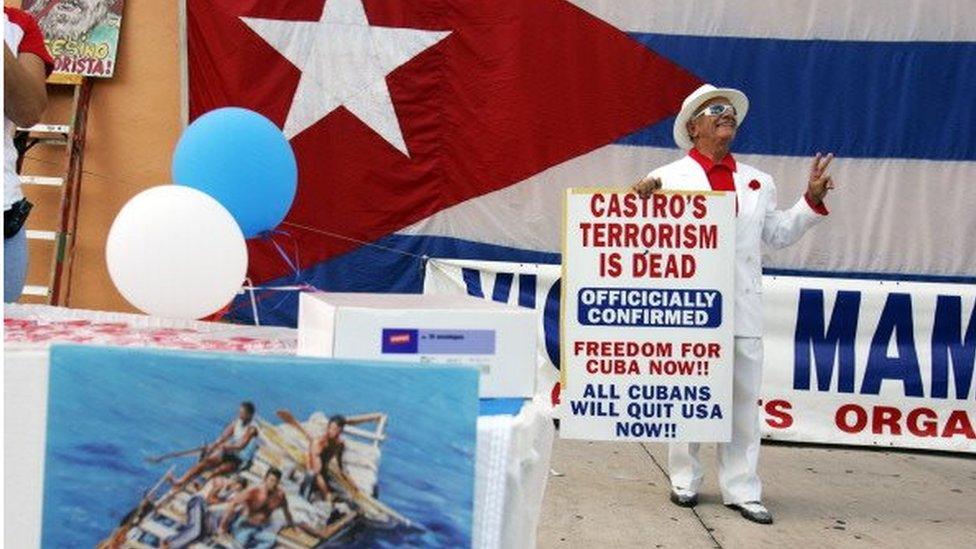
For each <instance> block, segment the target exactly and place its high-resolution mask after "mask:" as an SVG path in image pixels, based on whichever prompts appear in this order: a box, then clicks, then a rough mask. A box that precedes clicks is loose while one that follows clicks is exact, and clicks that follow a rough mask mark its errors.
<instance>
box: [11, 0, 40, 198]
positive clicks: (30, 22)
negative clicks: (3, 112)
mask: <svg viewBox="0 0 976 549" xmlns="http://www.w3.org/2000/svg"><path fill="white" fill-rule="evenodd" d="M3 27H4V36H3V40H4V42H6V44H7V46H9V47H10V51H12V52H13V53H14V55H18V54H20V53H23V52H29V53H33V54H35V55H37V56H38V57H40V58H41V59H42V60H43V61H44V63H45V65H46V66H47V70H48V72H50V70H51V56H50V55H49V54H48V52H47V49H45V47H44V36H43V35H42V34H41V29H40V27H38V26H37V23H36V22H35V21H34V19H33V18H32V17H31V16H30V15H27V13H25V12H23V11H21V10H18V9H14V8H6V7H5V8H3ZM16 129H17V126H16V124H14V123H13V122H12V121H10V120H9V119H8V118H7V117H6V116H4V117H3V210H4V211H7V210H9V209H10V206H11V205H13V203H14V202H17V201H18V200H20V199H22V198H24V193H22V192H21V190H20V177H19V176H18V175H17V149H16V148H15V147H14V132H15V131H16Z"/></svg>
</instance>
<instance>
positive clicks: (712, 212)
mask: <svg viewBox="0 0 976 549" xmlns="http://www.w3.org/2000/svg"><path fill="white" fill-rule="evenodd" d="M734 210H735V200H734V195H732V194H726V193H719V192H711V191H708V192H705V191H703V192H661V193H655V194H653V195H652V196H651V197H649V198H647V199H642V198H640V197H638V196H637V195H636V194H633V193H623V192H619V191H612V190H592V189H589V190H583V189H569V190H568V191H567V193H566V201H565V205H564V216H563V217H564V221H563V223H564V224H563V256H562V257H563V278H562V280H563V282H562V306H561V310H562V317H561V322H562V337H561V341H562V353H561V359H562V360H561V362H562V365H561V369H562V385H563V387H562V399H561V400H562V403H561V406H562V410H561V418H562V421H561V424H560V432H561V435H562V436H563V437H564V438H578V439H590V440H632V441H663V442H676V441H688V442H722V441H728V440H729V438H730V435H731V414H732V361H733V352H734V351H733V333H734V331H733V325H732V323H733V318H734V311H733V306H734V305H733V304H734V295H733V284H734V280H733V272H734V259H735V217H734Z"/></svg>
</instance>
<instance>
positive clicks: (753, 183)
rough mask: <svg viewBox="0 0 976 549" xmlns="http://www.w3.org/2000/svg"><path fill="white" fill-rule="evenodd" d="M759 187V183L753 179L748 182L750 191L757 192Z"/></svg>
mask: <svg viewBox="0 0 976 549" xmlns="http://www.w3.org/2000/svg"><path fill="white" fill-rule="evenodd" d="M759 187H760V185H759V182H758V181H756V180H755V179H753V180H752V181H750V182H749V188H750V189H752V190H754V191H758V190H759Z"/></svg>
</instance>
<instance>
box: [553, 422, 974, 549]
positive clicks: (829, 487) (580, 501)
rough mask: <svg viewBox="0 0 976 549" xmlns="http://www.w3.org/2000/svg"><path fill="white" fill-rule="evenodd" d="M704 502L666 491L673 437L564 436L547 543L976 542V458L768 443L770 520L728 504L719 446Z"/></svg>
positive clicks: (763, 464) (706, 455)
mask: <svg viewBox="0 0 976 549" xmlns="http://www.w3.org/2000/svg"><path fill="white" fill-rule="evenodd" d="M702 457H703V460H704V463H705V464H706V478H705V484H704V487H703V489H702V493H701V494H700V496H699V501H700V503H699V505H698V506H697V507H696V508H695V509H694V510H691V509H683V508H680V507H677V506H675V505H673V504H671V502H670V501H668V491H669V483H668V478H667V475H666V471H667V451H666V447H665V446H664V445H663V444H633V443H608V442H583V441H571V440H560V439H557V440H556V444H555V448H554V451H553V461H552V467H553V469H554V470H555V471H556V472H557V473H559V474H560V475H561V476H550V478H549V484H548V487H547V491H546V495H545V499H544V501H543V504H542V519H541V521H540V527H539V536H538V546H539V547H540V548H567V549H569V548H573V549H575V548H595V547H614V548H617V547H641V548H654V549H661V548H666V547H675V548H678V547H680V548H688V549H694V548H699V547H702V548H707V547H722V548H730V549H731V548H740V547H742V548H753V547H777V548H778V547H802V548H808V547H831V548H832V547H851V548H867V547H910V548H913V549H920V548H923V547H925V548H927V547H952V548H957V547H960V548H961V547H976V458H974V457H973V456H965V457H963V456H956V455H944V454H940V455H933V454H923V453H914V452H900V451H878V450H870V449H848V448H828V447H818V446H793V445H781V444H765V445H764V446H763V450H762V455H761V458H760V473H761V475H762V478H763V483H764V488H763V500H764V503H765V504H766V505H767V507H769V509H770V511H771V512H772V513H773V516H774V517H775V519H776V522H775V523H774V524H773V525H771V526H761V525H757V524H753V523H751V522H748V521H746V520H745V519H743V518H742V517H740V516H739V514H738V513H736V512H735V511H733V510H731V509H728V508H726V507H725V506H723V505H722V501H721V495H720V493H719V490H718V484H717V481H716V479H715V466H714V464H715V452H714V445H706V446H705V448H704V449H703V450H702Z"/></svg>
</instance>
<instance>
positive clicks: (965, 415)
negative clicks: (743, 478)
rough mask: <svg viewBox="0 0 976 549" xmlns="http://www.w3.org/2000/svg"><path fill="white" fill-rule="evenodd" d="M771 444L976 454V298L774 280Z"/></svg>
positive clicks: (768, 281)
mask: <svg viewBox="0 0 976 549" xmlns="http://www.w3.org/2000/svg"><path fill="white" fill-rule="evenodd" d="M764 288H765V316H766V337H765V341H766V357H765V370H764V376H763V392H762V394H763V407H764V410H765V420H764V422H763V431H764V434H765V435H766V436H767V437H769V438H773V439H778V440H793V441H804V442H826V443H834V444H864V445H876V446H897V447H906V448H930V449H939V450H951V451H960V452H976V434H974V424H973V420H974V419H976V387H974V385H973V381H974V380H973V365H974V359H976V311H974V309H976V288H974V287H973V286H969V285H956V284H931V283H911V282H879V281H862V280H841V279H825V278H793V277H766V278H765V281H764Z"/></svg>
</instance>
